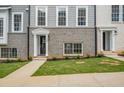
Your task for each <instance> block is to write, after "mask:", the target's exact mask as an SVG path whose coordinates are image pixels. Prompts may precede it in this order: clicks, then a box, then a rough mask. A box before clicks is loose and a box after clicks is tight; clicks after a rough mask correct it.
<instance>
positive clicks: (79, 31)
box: [29, 5, 95, 58]
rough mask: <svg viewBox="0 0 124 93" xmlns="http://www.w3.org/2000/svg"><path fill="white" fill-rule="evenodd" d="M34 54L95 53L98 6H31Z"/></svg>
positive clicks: (84, 54)
mask: <svg viewBox="0 0 124 93" xmlns="http://www.w3.org/2000/svg"><path fill="white" fill-rule="evenodd" d="M30 11H31V12H30V31H29V32H30V45H29V47H30V48H29V49H30V53H29V54H30V56H34V57H35V56H48V58H51V57H58V58H61V57H64V56H89V55H90V56H94V55H95V28H94V6H92V5H89V6H73V5H69V6H55V5H51V6H35V5H34V6H31V8H30Z"/></svg>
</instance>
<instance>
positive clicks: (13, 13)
mask: <svg viewBox="0 0 124 93" xmlns="http://www.w3.org/2000/svg"><path fill="white" fill-rule="evenodd" d="M15 14H21V16H22V19H21V22H22V23H21V30H20V31H15V30H14V15H15ZM23 23H24V22H23V12H12V32H16V33H20V32H23Z"/></svg>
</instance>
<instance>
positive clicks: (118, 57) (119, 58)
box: [105, 55, 124, 61]
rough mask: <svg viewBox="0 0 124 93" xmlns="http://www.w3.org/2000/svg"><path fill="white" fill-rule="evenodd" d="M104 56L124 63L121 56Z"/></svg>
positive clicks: (123, 58)
mask: <svg viewBox="0 0 124 93" xmlns="http://www.w3.org/2000/svg"><path fill="white" fill-rule="evenodd" d="M105 56H106V57H111V58H114V59H118V60H121V61H124V57H122V56H118V55H105Z"/></svg>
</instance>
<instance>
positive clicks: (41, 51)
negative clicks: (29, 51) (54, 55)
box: [38, 36, 46, 56]
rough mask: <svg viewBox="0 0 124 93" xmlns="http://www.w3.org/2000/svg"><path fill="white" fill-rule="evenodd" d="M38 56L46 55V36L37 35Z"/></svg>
mask: <svg viewBox="0 0 124 93" xmlns="http://www.w3.org/2000/svg"><path fill="white" fill-rule="evenodd" d="M38 39H39V40H38V41H39V42H38V44H39V46H38V47H39V49H38V56H45V55H46V36H38Z"/></svg>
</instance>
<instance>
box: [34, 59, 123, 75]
mask: <svg viewBox="0 0 124 93" xmlns="http://www.w3.org/2000/svg"><path fill="white" fill-rule="evenodd" d="M113 62H114V64H113ZM106 63H107V64H106ZM109 63H112V64H109ZM122 71H124V62H123V61H119V60H115V59H112V58H107V57H97V58H85V59H73V60H59V61H47V62H46V63H45V64H43V65H42V66H41V67H40V68H39V69H38V70H37V71H36V72H35V73H34V74H33V76H40V75H59V74H76V73H100V72H122Z"/></svg>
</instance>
